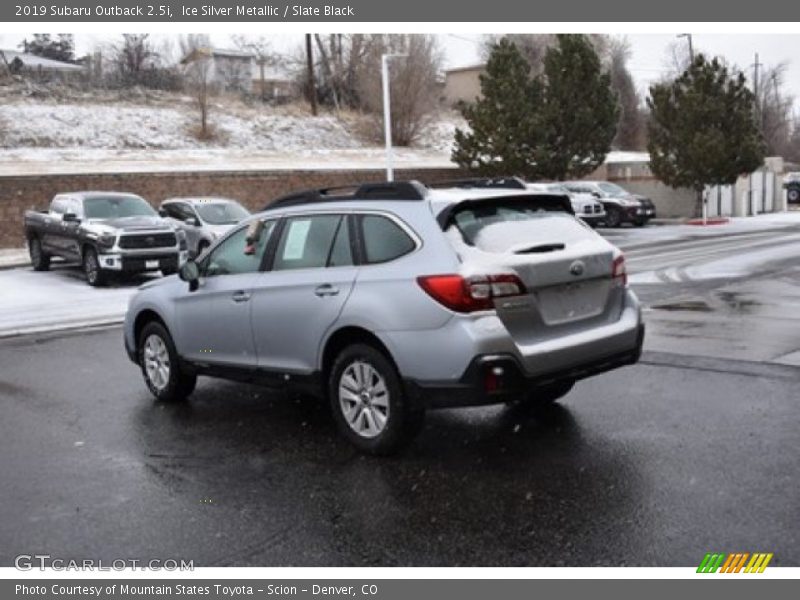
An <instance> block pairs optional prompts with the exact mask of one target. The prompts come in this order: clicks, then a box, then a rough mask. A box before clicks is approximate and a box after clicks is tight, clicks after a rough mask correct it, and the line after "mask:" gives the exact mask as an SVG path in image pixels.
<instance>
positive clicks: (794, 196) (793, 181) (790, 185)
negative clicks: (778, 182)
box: [783, 173, 800, 204]
mask: <svg viewBox="0 0 800 600" xmlns="http://www.w3.org/2000/svg"><path fill="white" fill-rule="evenodd" d="M783 187H784V188H786V199H787V200H788V201H789V203H790V204H800V173H787V174H786V177H784V179H783Z"/></svg>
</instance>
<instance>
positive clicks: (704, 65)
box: [647, 54, 765, 216]
mask: <svg viewBox="0 0 800 600" xmlns="http://www.w3.org/2000/svg"><path fill="white" fill-rule="evenodd" d="M647 104H648V106H649V108H650V113H651V119H650V125H649V133H650V141H649V143H648V151H649V152H650V168H651V170H652V171H653V173H654V174H655V175H656V177H658V178H659V179H660V180H661V181H663V182H664V183H666V184H667V185H670V186H672V187H675V188H677V187H688V188H692V189H693V190H695V193H696V204H695V214H696V215H698V216H699V215H700V214H701V212H702V208H703V190H704V189H705V187H706V186H709V185H730V184H734V183H736V180H737V179H738V178H739V176H740V175H744V174H747V173H751V172H752V171H754V170H756V169H757V168H759V167H760V166H761V165H762V164H763V161H764V152H765V149H764V143H763V140H762V138H761V135H760V133H759V131H758V128H757V127H756V124H755V97H754V96H753V93H752V92H751V91H750V90H749V89H748V88H747V86H746V80H745V77H744V75H743V74H742V73H738V74H737V75H735V76H732V75H731V74H730V73H729V72H728V69H727V68H726V67H725V66H724V65H723V64H721V63H720V62H719V61H718V60H717V59H716V58H715V59H713V60H712V61H711V62H709V61H708V60H706V58H705V57H704V56H703V55H702V54H700V55H698V56H697V58H695V60H694V62H693V63H692V64H691V65H690V66H689V68H688V69H687V70H686V71H684V73H683V74H682V75H680V76H679V77H678V78H677V79H675V80H674V81H671V82H667V83H662V84H657V85H654V86H652V87H651V88H650V97H649V98H648V99H647Z"/></svg>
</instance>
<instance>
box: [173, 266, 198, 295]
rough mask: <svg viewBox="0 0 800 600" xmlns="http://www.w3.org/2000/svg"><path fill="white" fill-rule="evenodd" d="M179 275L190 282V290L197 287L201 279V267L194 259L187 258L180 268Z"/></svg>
mask: <svg viewBox="0 0 800 600" xmlns="http://www.w3.org/2000/svg"><path fill="white" fill-rule="evenodd" d="M178 277H180V278H181V280H183V281H186V282H187V283H188V284H189V291H190V292H193V291H195V290H196V289H197V286H198V283H199V280H200V267H199V266H198V264H197V263H196V262H194V261H193V260H187V261H186V262H185V263H183V265H181V268H180V269H179V270H178Z"/></svg>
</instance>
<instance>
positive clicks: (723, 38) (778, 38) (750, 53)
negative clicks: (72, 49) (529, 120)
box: [0, 33, 800, 106]
mask: <svg viewBox="0 0 800 600" xmlns="http://www.w3.org/2000/svg"><path fill="white" fill-rule="evenodd" d="M26 35H27V36H28V37H30V34H25V33H20V34H12V33H0V48H6V49H13V48H15V47H16V46H17V45H18V44H19V42H20V41H21V40H22V39H23V38H24V37H26ZM159 37H160V36H154V38H156V39H158V38H159ZM267 37H268V38H269V39H270V40H271V41H272V44H273V47H274V48H275V50H276V51H279V52H286V51H291V50H295V49H296V48H299V47H300V45H301V44H302V41H303V39H302V36H301V35H268V36H267ZM626 37H627V38H628V40H629V42H630V45H631V50H632V53H631V60H630V63H629V68H630V70H631V72H632V74H633V76H634V78H635V79H636V83H637V86H638V87H639V90H640V91H641V92H642V93H643V94H646V92H647V87H648V85H649V84H650V83H652V82H653V81H656V80H658V79H659V78H661V77H662V76H663V75H664V74H666V73H667V72H668V67H667V64H668V60H667V57H668V50H669V47H670V45H671V44H674V43H676V42H677V43H679V44H686V43H687V42H686V39H680V40H679V39H677V38H676V37H675V35H667V34H646V35H627V36H626ZM439 38H440V40H441V44H442V47H443V49H444V51H445V63H446V66H448V67H452V66H463V65H467V64H472V63H475V62H477V61H479V60H480V48H481V44H482V41H483V36H482V35H473V34H443V35H440V36H439ZM212 40H213V42H214V44H215V45H218V46H230V45H231V42H230V37H229V36H228V35H227V34H214V35H212ZM108 41H110V40H109V39H108V38H107V37H105V36H103V35H100V34H80V35H78V36H76V44H77V46H78V48H77V50H78V53H79V54H81V53H85V52H88V51H90V50H91V49H92V48H94V47H95V46H97V45H102V44H103V43H107V42H108ZM693 42H694V48H695V52H705V53H706V54H711V55H722V56H724V57H725V58H726V59H727V61H728V62H729V63H732V64H735V65H737V66H738V67H739V68H742V69H744V71H745V73H747V75H748V77H751V76H752V73H753V69H752V64H753V63H754V62H755V60H754V59H755V53H756V52H757V53H758V54H759V62H760V63H762V64H764V65H766V66H767V67H770V66H774V65H777V64H778V63H781V62H786V63H788V64H789V70H788V72H787V74H786V89H787V91H789V92H790V93H791V94H792V95H794V96H795V97H797V98H800V56H798V57H797V58H796V59H795V57H796V56H797V55H798V49H800V35H788V34H753V35H748V34H730V35H723V34H697V35H694V36H693ZM797 106H800V103H798V104H797Z"/></svg>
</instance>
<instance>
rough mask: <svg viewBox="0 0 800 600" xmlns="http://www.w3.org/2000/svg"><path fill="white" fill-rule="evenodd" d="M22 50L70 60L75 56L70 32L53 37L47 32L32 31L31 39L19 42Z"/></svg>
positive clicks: (73, 42) (55, 58)
mask: <svg viewBox="0 0 800 600" xmlns="http://www.w3.org/2000/svg"><path fill="white" fill-rule="evenodd" d="M19 46H20V48H22V51H23V52H26V53H30V54H35V55H36V56H41V57H44V58H51V59H53V60H61V61H64V62H72V61H73V60H74V58H75V39H74V36H73V35H72V34H71V33H59V34H58V37H57V38H53V37H52V36H51V35H50V34H49V33H34V34H33V39H32V40H28V39H27V38H25V39H24V40H22V42H21V43H20V45H19Z"/></svg>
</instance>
